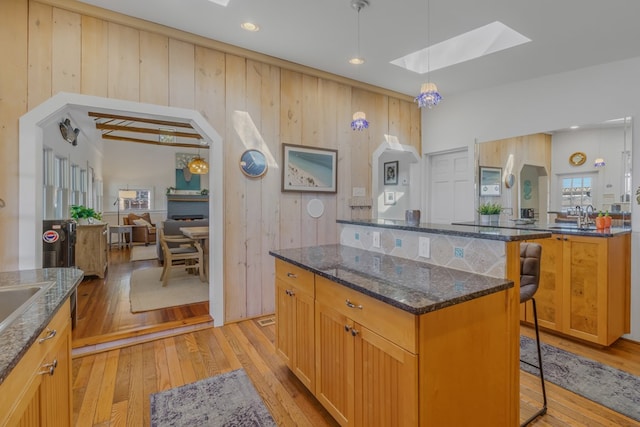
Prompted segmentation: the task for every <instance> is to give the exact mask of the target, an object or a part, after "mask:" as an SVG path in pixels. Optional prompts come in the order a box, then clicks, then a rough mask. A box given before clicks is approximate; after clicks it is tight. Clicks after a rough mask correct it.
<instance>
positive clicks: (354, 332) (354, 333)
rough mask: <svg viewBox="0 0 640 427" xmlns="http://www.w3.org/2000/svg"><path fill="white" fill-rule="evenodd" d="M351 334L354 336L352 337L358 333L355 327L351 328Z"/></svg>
mask: <svg viewBox="0 0 640 427" xmlns="http://www.w3.org/2000/svg"><path fill="white" fill-rule="evenodd" d="M351 335H352V336H354V337H355V336H356V335H358V330H357V329H351Z"/></svg>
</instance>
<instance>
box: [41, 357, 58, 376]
mask: <svg viewBox="0 0 640 427" xmlns="http://www.w3.org/2000/svg"><path fill="white" fill-rule="evenodd" d="M42 367H43V368H45V370H44V371H40V372H38V375H47V374H49V375H53V374H54V372H55V371H56V368H57V367H58V359H53V362H51V363H45V364H44V365H42Z"/></svg>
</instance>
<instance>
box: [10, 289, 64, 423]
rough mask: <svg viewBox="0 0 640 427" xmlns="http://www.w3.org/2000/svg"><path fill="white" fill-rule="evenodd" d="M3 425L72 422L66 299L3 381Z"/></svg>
mask: <svg viewBox="0 0 640 427" xmlns="http://www.w3.org/2000/svg"><path fill="white" fill-rule="evenodd" d="M0 395H2V396H11V397H12V398H13V399H10V400H6V401H2V402H0V425H2V426H5V425H7V426H24V427H27V426H28V427H31V426H52V427H68V426H70V425H71V424H72V416H73V415H72V404H71V402H72V398H71V314H70V304H69V301H67V302H66V303H65V304H64V305H63V306H62V307H61V308H60V310H59V311H58V313H57V314H56V315H55V316H54V318H53V319H52V320H51V322H50V323H49V325H47V327H46V328H45V329H44V331H43V332H42V333H41V334H40V336H39V337H38V339H37V340H36V342H35V343H34V344H33V345H32V346H31V347H30V348H29V349H28V350H27V352H26V353H25V355H24V356H23V357H22V359H20V362H18V364H17V365H16V367H15V368H14V369H13V370H12V372H11V373H10V374H9V376H8V377H7V378H6V379H5V381H4V382H3V383H2V384H1V385H0Z"/></svg>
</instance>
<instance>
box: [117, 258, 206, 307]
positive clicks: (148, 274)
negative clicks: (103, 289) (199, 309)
mask: <svg viewBox="0 0 640 427" xmlns="http://www.w3.org/2000/svg"><path fill="white" fill-rule="evenodd" d="M161 274H162V267H153V268H145V269H142V270H135V271H134V272H133V273H131V281H130V283H129V301H130V302H131V312H132V313H137V312H140V311H148V310H157V309H159V308H165V307H175V306H178V305H185V304H193V303H196V302H202V301H208V300H209V284H208V283H206V282H201V281H200V277H199V276H198V275H197V274H188V273H187V272H186V271H183V270H179V269H174V270H173V271H171V272H170V276H169V283H168V284H167V286H164V287H163V286H162V282H161V281H160V275H161Z"/></svg>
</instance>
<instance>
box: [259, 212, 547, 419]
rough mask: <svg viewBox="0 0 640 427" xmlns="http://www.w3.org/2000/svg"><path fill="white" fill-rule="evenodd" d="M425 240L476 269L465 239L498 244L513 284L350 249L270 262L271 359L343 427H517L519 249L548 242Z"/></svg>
mask: <svg viewBox="0 0 640 427" xmlns="http://www.w3.org/2000/svg"><path fill="white" fill-rule="evenodd" d="M354 225H357V226H363V224H362V223H360V222H359V223H358V224H354ZM385 225H388V224H385ZM364 226H368V225H364ZM391 226H393V227H403V228H405V229H404V230H403V231H411V230H406V228H407V226H405V224H402V223H394V224H391ZM421 228H422V229H426V228H429V230H431V231H432V232H435V234H442V235H443V236H447V237H449V238H453V239H454V241H455V244H456V245H458V244H459V245H461V246H464V247H465V249H466V250H467V251H468V252H467V255H466V256H467V257H471V258H473V257H474V254H473V253H471V252H472V251H470V249H471V246H468V245H467V244H468V243H469V242H467V241H466V239H480V240H483V241H485V243H486V241H494V242H495V243H496V244H497V245H498V246H496V247H492V248H493V249H494V250H497V254H496V258H498V259H501V260H502V263H503V266H502V267H501V268H493V270H492V271H494V272H496V271H498V272H499V271H502V272H503V273H506V275H503V276H502V277H500V276H495V275H494V276H491V275H486V274H477V273H475V272H472V271H463V270H460V269H453V268H449V267H447V266H444V265H435V264H431V263H427V262H421V261H417V260H413V259H408V258H407V257H398V256H392V255H389V254H385V253H382V252H376V251H372V250H365V249H363V248H358V247H353V246H349V245H346V244H340V245H326V246H315V247H308V248H297V249H283V250H274V251H270V254H271V255H273V256H274V257H276V353H278V354H279V355H280V356H281V357H282V358H283V360H285V362H286V363H287V365H288V366H289V368H290V369H291V371H292V372H293V373H294V374H295V375H296V376H298V378H299V379H300V380H301V381H302V382H303V384H305V386H306V387H307V388H308V389H309V390H310V391H311V392H312V393H314V395H315V396H316V397H317V399H318V400H319V401H320V403H321V404H322V405H323V406H324V407H325V408H326V409H327V410H328V411H329V412H330V413H331V415H332V416H333V417H334V418H335V419H336V420H337V421H338V422H339V423H340V424H341V425H343V426H346V425H349V426H369V425H401V426H417V425H419V426H441V425H491V426H514V425H518V423H519V314H518V313H519V306H520V303H519V290H518V286H519V254H520V252H519V242H520V241H522V240H524V239H526V238H527V237H532V236H533V237H536V236H537V237H548V236H550V233H548V232H543V233H536V232H534V233H530V232H519V231H516V232H514V231H512V230H505V231H498V232H496V233H491V234H486V233H484V232H483V231H485V230H481V231H479V232H475V231H472V230H469V229H468V228H466V229H465V228H462V227H461V228H458V227H453V226H449V227H447V226H442V227H440V226H437V227H432V226H426V227H425V226H422V227H421ZM343 232H344V233H346V234H348V235H352V234H353V233H354V231H353V230H352V229H349V230H347V231H346V232H345V231H344V230H343ZM355 233H358V235H357V238H358V239H357V240H360V238H361V237H364V236H365V235H366V234H367V233H369V231H363V230H361V229H360V230H359V231H356V232H355ZM405 237H406V236H405ZM459 238H460V239H462V240H458V239H459ZM485 238H486V239H485ZM394 239H397V237H394ZM404 241H405V242H407V239H405V240H404ZM394 243H396V244H399V245H402V242H398V241H395V242H394ZM436 246H437V245H436ZM456 247H457V246H456ZM497 248H498V249H499V250H498V249H497ZM434 249H435V250H436V252H437V251H438V250H439V249H438V248H434ZM453 249H455V248H453ZM480 262H482V260H478V259H474V260H473V262H470V263H469V264H470V265H471V264H477V263H480ZM490 262H492V263H494V260H491V261H490ZM493 267H495V265H494V266H493ZM507 275H508V276H507Z"/></svg>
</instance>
